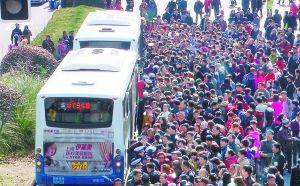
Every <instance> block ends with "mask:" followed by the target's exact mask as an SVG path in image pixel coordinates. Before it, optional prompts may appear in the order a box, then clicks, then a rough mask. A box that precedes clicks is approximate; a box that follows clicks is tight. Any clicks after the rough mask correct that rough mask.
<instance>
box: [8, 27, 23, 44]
mask: <svg viewBox="0 0 300 186" xmlns="http://www.w3.org/2000/svg"><path fill="white" fill-rule="evenodd" d="M19 35H20V36H21V35H22V30H21V29H20V24H19V23H16V28H15V29H13V30H12V32H11V36H10V39H11V43H12V44H15V45H16V46H17V41H18V36H19Z"/></svg>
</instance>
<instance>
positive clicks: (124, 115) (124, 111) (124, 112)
mask: <svg viewBox="0 0 300 186" xmlns="http://www.w3.org/2000/svg"><path fill="white" fill-rule="evenodd" d="M125 99H126V98H124V100H123V117H124V118H126V109H125Z"/></svg>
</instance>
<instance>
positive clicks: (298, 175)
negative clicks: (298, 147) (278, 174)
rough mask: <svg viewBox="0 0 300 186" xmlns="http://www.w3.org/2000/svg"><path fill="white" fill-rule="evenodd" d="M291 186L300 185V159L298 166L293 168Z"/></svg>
mask: <svg viewBox="0 0 300 186" xmlns="http://www.w3.org/2000/svg"><path fill="white" fill-rule="evenodd" d="M290 185H291V186H296V185H300V159H298V161H297V165H296V166H295V167H293V168H292V174H291V180H290Z"/></svg>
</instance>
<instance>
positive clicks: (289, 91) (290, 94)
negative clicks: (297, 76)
mask: <svg viewBox="0 0 300 186" xmlns="http://www.w3.org/2000/svg"><path fill="white" fill-rule="evenodd" d="M293 80H294V77H293V76H292V75H288V77H287V81H288V84H287V86H286V89H285V90H286V95H287V97H288V98H290V99H291V100H294V92H295V84H294V82H293Z"/></svg>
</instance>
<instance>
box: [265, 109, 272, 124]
mask: <svg viewBox="0 0 300 186" xmlns="http://www.w3.org/2000/svg"><path fill="white" fill-rule="evenodd" d="M265 115H266V121H267V127H270V126H272V125H273V122H274V109H273V108H272V107H268V108H267V109H266V111H265Z"/></svg>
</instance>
